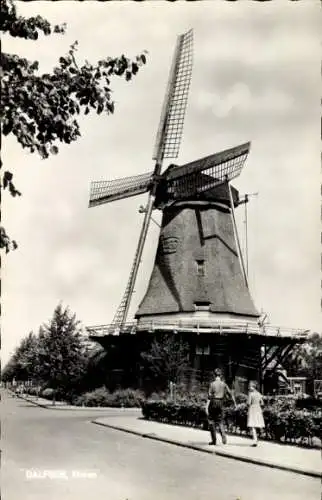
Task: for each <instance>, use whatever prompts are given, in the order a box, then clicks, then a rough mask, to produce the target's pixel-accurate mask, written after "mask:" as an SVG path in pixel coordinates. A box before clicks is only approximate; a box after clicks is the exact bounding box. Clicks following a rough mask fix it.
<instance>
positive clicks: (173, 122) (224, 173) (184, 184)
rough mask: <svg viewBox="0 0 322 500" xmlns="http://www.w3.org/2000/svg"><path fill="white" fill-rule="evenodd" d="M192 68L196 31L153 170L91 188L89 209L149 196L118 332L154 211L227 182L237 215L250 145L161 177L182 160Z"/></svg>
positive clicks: (176, 73) (177, 75)
mask: <svg viewBox="0 0 322 500" xmlns="http://www.w3.org/2000/svg"><path fill="white" fill-rule="evenodd" d="M192 63H193V32H192V30H190V31H188V32H187V33H184V34H183V35H180V36H179V37H178V40H177V46H176V50H175V54H174V58H173V63H172V68H171V72H170V77H169V83H168V87H167V92H166V95H165V100H164V105H163V108H162V113H161V119H160V124H159V129H158V133H157V138H156V144H155V148H154V154H153V160H154V161H155V167H154V170H153V171H152V172H148V173H144V174H141V175H136V176H131V177H125V178H122V179H116V180H112V181H99V182H92V185H91V192H90V202H89V206H90V207H94V206H97V205H102V204H106V203H109V202H112V201H114V200H120V199H124V198H128V197H131V196H136V195H139V194H142V193H144V192H148V201H147V205H146V207H145V208H144V210H142V209H141V212H144V213H145V216H144V221H143V225H142V229H141V234H140V237H139V242H138V245H137V249H136V252H135V256H134V260H133V265H132V268H131V272H130V275H129V279H128V283H127V286H126V289H125V292H124V295H123V298H122V301H121V303H120V306H119V308H118V309H117V312H116V315H115V317H114V319H113V322H112V324H111V328H112V329H114V328H115V329H116V330H117V329H118V328H120V327H121V326H122V325H123V324H124V323H125V322H126V320H127V315H128V311H129V307H130V302H131V298H132V294H133V290H134V286H135V281H136V277H137V273H138V269H139V265H140V261H141V257H142V253H143V249H144V244H145V241H146V236H147V232H148V227H149V224H150V221H151V215H152V210H153V209H154V208H159V209H161V210H163V209H164V208H165V207H166V206H168V205H172V204H173V203H175V202H178V201H180V200H185V199H196V198H200V199H201V198H202V197H203V196H204V195H205V194H207V193H209V192H211V190H213V189H214V188H216V187H217V186H219V185H221V184H223V183H226V184H227V185H228V186H229V191H228V192H229V203H230V205H231V207H232V210H233V207H234V202H233V196H232V191H231V188H230V184H229V182H230V181H231V180H232V179H234V178H236V177H237V176H238V175H239V174H240V172H241V169H242V167H243V164H244V162H245V160H246V157H247V155H248V152H249V147H250V143H245V144H242V145H240V146H237V147H234V148H231V149H228V150H225V151H222V152H220V153H215V154H212V155H210V156H207V157H205V158H201V159H198V160H196V161H193V162H191V163H188V164H186V165H182V166H177V165H170V166H169V167H168V168H167V169H166V170H165V172H163V173H162V172H161V171H162V165H163V160H164V159H166V158H167V159H168V158H177V156H178V153H179V147H180V142H181V137H182V131H183V124H184V116H185V111H186V106H187V100H188V92H189V86H190V81H191V74H192ZM232 214H233V212H232ZM233 218H234V214H233ZM234 233H235V237H236V240H237V242H238V254H239V258H240V262H241V265H242V267H243V275H244V279H245V282H246V283H247V276H246V271H245V268H244V264H243V260H242V255H241V250H240V245H239V239H238V235H237V229H236V223H235V220H234Z"/></svg>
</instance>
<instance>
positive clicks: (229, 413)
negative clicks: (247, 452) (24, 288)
mask: <svg viewBox="0 0 322 500" xmlns="http://www.w3.org/2000/svg"><path fill="white" fill-rule="evenodd" d="M141 409H142V414H143V417H144V418H146V419H147V420H156V421H159V422H166V423H171V424H179V425H188V426H192V427H197V428H202V429H205V430H207V429H208V420H207V416H206V412H205V410H204V406H202V405H200V404H198V403H195V402H191V401H185V402H184V401H180V402H173V401H168V400H160V401H151V400H148V401H143V402H142V404H141ZM263 414H264V419H265V429H264V430H263V431H261V432H262V437H263V438H265V439H268V440H272V441H278V442H285V443H287V442H293V443H294V442H296V443H298V444H304V443H306V444H308V445H311V446H312V439H313V437H318V438H320V439H321V431H322V422H321V421H322V418H321V415H314V414H313V413H310V412H308V411H305V410H297V409H294V408H291V409H288V410H283V411H280V410H279V409H278V408H276V405H275V406H274V405H271V406H266V407H265V408H264V409H263ZM225 424H226V426H227V431H228V432H230V433H233V434H245V433H247V432H248V429H247V405H246V404H245V403H240V404H237V407H236V408H235V407H232V406H228V407H226V408H225Z"/></svg>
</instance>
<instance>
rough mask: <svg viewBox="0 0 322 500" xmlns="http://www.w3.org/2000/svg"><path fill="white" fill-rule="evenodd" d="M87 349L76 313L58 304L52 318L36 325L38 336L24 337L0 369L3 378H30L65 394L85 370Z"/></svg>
mask: <svg viewBox="0 0 322 500" xmlns="http://www.w3.org/2000/svg"><path fill="white" fill-rule="evenodd" d="M86 366H87V360H86V352H85V350H84V347H83V343H82V339H81V329H80V326H79V323H78V321H77V320H76V317H75V315H73V314H71V313H70V311H69V310H68V308H65V309H64V308H63V307H62V305H61V304H60V305H58V306H57V307H56V309H55V311H54V314H53V318H52V319H51V320H50V321H49V323H48V324H45V325H43V326H42V327H40V329H39V333H38V336H36V335H34V334H33V333H30V334H29V335H28V336H27V337H26V338H24V339H23V340H22V341H21V343H20V345H19V347H18V348H17V349H16V352H15V354H14V355H13V356H12V358H11V359H10V361H9V363H8V364H7V365H6V366H5V368H4V370H3V372H2V379H3V380H4V381H11V380H12V379H13V378H15V379H16V380H17V381H18V380H19V381H27V380H33V381H36V382H38V383H39V384H41V385H42V386H46V387H48V386H49V387H50V388H51V389H55V390H56V391H57V396H60V397H67V396H68V395H69V394H70V393H74V392H77V390H80V389H81V387H82V385H81V381H82V377H83V373H84V372H85V370H86Z"/></svg>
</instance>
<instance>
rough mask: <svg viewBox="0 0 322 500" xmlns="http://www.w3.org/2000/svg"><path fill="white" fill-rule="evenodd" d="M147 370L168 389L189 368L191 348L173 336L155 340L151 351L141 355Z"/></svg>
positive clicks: (164, 336)
mask: <svg viewBox="0 0 322 500" xmlns="http://www.w3.org/2000/svg"><path fill="white" fill-rule="evenodd" d="M141 356H142V359H143V362H144V364H145V365H146V368H147V369H148V370H149V371H150V372H151V373H152V375H153V376H154V377H155V378H156V379H157V380H158V381H160V382H161V384H163V385H164V387H167V386H168V384H169V382H170V381H171V382H175V383H176V382H178V381H179V380H180V376H181V375H183V373H184V371H185V370H186V368H188V366H189V358H188V356H189V346H188V344H187V343H185V342H183V341H182V340H181V339H180V338H179V339H178V338H176V337H175V336H174V335H173V334H171V335H163V336H160V338H157V339H154V340H153V342H152V344H151V347H150V350H149V351H147V352H143V353H142V354H141Z"/></svg>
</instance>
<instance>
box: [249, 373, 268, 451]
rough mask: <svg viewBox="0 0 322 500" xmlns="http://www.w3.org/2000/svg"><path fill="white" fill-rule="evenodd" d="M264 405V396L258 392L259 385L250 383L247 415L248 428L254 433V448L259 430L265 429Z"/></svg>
mask: <svg viewBox="0 0 322 500" xmlns="http://www.w3.org/2000/svg"><path fill="white" fill-rule="evenodd" d="M263 404H264V401H263V396H262V395H261V393H260V392H259V391H258V390H257V383H256V382H250V384H249V393H248V415H247V427H250V429H251V431H252V437H253V443H252V446H257V444H258V438H257V429H263V428H264V427H265V422H264V417H263V412H262V406H263Z"/></svg>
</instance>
